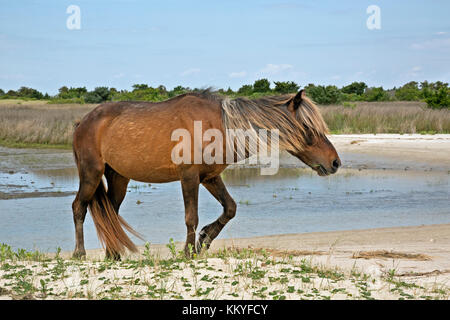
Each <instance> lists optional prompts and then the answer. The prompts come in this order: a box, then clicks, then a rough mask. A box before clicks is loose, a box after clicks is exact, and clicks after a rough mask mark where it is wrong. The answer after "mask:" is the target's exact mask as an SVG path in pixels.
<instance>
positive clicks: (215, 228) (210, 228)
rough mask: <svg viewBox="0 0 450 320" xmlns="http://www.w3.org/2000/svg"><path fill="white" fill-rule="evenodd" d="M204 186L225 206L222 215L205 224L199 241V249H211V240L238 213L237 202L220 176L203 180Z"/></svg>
mask: <svg viewBox="0 0 450 320" xmlns="http://www.w3.org/2000/svg"><path fill="white" fill-rule="evenodd" d="M202 184H203V186H205V188H206V189H207V190H208V191H209V192H210V193H211V194H212V195H213V196H214V198H216V199H217V201H219V203H220V204H221V205H222V207H223V213H222V215H221V216H220V217H219V218H218V219H217V220H216V221H214V222H212V223H210V224H208V225H206V226H204V227H203V228H202V230H201V231H200V234H199V236H198V241H197V251H201V249H202V248H206V249H209V246H210V245H211V242H212V241H213V240H214V239H215V238H216V237H217V236H218V235H219V233H220V232H221V231H222V229H223V227H225V225H226V224H227V223H228V221H230V220H231V219H233V218H234V216H235V215H236V202H235V201H234V200H233V198H232V197H231V196H230V194H229V193H228V191H227V189H226V187H225V184H224V183H223V180H222V178H221V177H220V176H216V177H214V178H212V179H209V180H206V181H203V182H202Z"/></svg>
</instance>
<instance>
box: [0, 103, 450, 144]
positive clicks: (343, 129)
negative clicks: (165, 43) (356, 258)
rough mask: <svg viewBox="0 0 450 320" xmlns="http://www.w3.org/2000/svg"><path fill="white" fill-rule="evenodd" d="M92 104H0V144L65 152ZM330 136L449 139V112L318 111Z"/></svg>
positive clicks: (409, 108)
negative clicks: (393, 135) (444, 135)
mask: <svg viewBox="0 0 450 320" xmlns="http://www.w3.org/2000/svg"><path fill="white" fill-rule="evenodd" d="M95 106H96V105H94V104H90V105H89V104H86V105H80V104H47V103H46V102H45V101H21V100H0V144H2V145H6V146H11V147H26V146H32V147H42V146H43V147H62V148H70V145H71V143H72V132H73V124H74V122H75V121H76V120H79V119H81V118H82V117H83V116H84V115H85V114H86V113H88V112H89V111H90V110H92V109H93V108H94V107H95ZM320 109H321V112H322V114H323V117H324V119H325V121H326V123H327V124H328V126H329V128H330V131H331V132H332V133H450V110H431V109H427V108H425V104H424V103H420V102H383V103H379V102H370V103H369V102H359V103H356V104H352V105H350V106H321V107H320Z"/></svg>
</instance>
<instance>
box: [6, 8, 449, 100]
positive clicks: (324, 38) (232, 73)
mask: <svg viewBox="0 0 450 320" xmlns="http://www.w3.org/2000/svg"><path fill="white" fill-rule="evenodd" d="M0 5H1V6H0V8H1V10H0V88H2V89H3V90H9V89H18V88H19V87H20V86H29V87H33V88H36V89H38V90H40V91H43V92H48V93H49V94H55V93H57V90H58V88H59V87H61V86H63V85H66V86H77V87H78V86H86V87H87V88H88V89H93V88H94V87H96V86H109V87H116V88H118V89H130V88H131V86H132V85H133V84H135V83H147V84H149V85H151V86H158V85H160V84H162V85H165V86H166V87H167V88H173V87H174V86H176V85H183V86H189V87H192V88H193V87H205V86H213V87H216V88H227V87H228V86H230V87H231V88H233V89H237V88H239V87H240V86H241V85H242V84H247V83H253V81H254V80H256V79H260V78H268V79H269V80H271V81H287V80H290V81H295V82H297V83H298V84H299V85H301V86H305V85H307V84H308V83H316V84H324V85H326V84H335V85H338V86H342V85H346V84H348V83H351V82H353V81H364V82H366V83H367V84H368V85H369V86H383V87H385V88H390V87H393V86H399V85H402V84H404V83H406V82H408V81H412V80H415V81H422V80H425V79H426V80H429V81H437V80H440V81H444V82H450V19H449V18H448V13H449V12H450V1H446V0H442V1H441V0H429V1H415V0H408V1H406V0H404V1H403V0H396V1H392V0H389V1H376V0H370V1H365V0H354V1H347V0H341V1H331V0H323V1H320V0H315V1H312V0H311V1H253V0H245V1H235V0H220V1H219V0H207V1H195V0H193V1H174V0H166V1H151V0H150V1H149V0H147V1H144V0H108V1H94V0H83V1H81V0H77V1H76V0H70V1H65V0H53V1H31V0H29V1H26V0H15V1H11V0H8V1H5V0H0ZM69 5H77V6H79V7H80V10H81V29H80V30H69V29H68V28H67V27H66V20H67V18H68V17H69V16H70V14H68V13H66V9H67V7H68V6H69ZM369 5H377V6H379V7H380V9H381V29H380V30H369V29H368V28H367V26H366V20H367V19H368V17H369V14H367V13H366V9H367V7H368V6H369Z"/></svg>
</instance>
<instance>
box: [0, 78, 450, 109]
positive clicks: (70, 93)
mask: <svg viewBox="0 0 450 320" xmlns="http://www.w3.org/2000/svg"><path fill="white" fill-rule="evenodd" d="M299 89H300V85H298V84H297V83H295V82H293V81H274V82H273V85H272V83H271V82H270V81H269V80H267V79H259V80H256V81H255V82H254V83H253V84H245V85H243V86H241V87H240V88H239V89H238V90H236V91H233V90H232V89H231V88H228V89H227V90H225V89H218V90H216V92H217V93H218V94H222V95H226V96H230V97H239V96H245V97H250V98H257V97H261V96H264V95H273V94H288V93H295V92H297V91H298V90H299ZM200 90H201V89H198V88H194V89H191V88H189V87H183V86H177V87H175V88H173V89H172V90H168V89H167V88H166V87H165V86H163V85H160V86H158V87H151V86H149V85H147V84H135V85H133V86H132V89H131V90H117V89H116V88H109V87H96V88H95V89H94V90H91V91H89V90H87V89H86V87H78V88H74V87H70V88H69V87H67V86H63V87H61V88H59V90H58V93H57V94H56V95H54V96H50V95H49V94H48V93H45V94H43V93H42V92H39V91H38V90H36V89H33V88H28V87H21V88H20V89H18V90H9V91H7V92H5V91H3V90H2V89H0V99H32V100H48V101H49V103H101V102H104V101H131V100H139V101H163V100H167V99H169V98H172V97H175V96H177V95H179V94H182V93H186V92H193V91H194V92H195V91H200ZM304 90H305V91H306V94H307V95H308V96H309V97H310V98H311V99H313V100H314V101H315V102H316V103H318V104H321V105H327V104H342V103H348V102H354V101H424V102H426V103H427V105H428V107H430V108H433V109H442V108H450V88H449V86H448V83H443V82H441V81H436V82H428V81H423V82H420V83H418V82H416V81H411V82H408V83H406V84H405V85H403V86H401V87H399V88H396V87H394V88H393V89H388V90H385V89H383V87H368V85H367V84H366V83H364V82H353V83H351V84H349V85H346V86H343V87H341V88H338V87H337V86H334V85H328V86H323V85H315V84H308V85H306V86H305V87H304Z"/></svg>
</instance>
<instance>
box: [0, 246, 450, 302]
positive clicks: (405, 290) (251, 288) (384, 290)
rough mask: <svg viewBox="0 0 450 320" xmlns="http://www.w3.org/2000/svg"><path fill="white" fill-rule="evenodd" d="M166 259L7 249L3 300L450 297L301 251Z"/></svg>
mask: <svg viewBox="0 0 450 320" xmlns="http://www.w3.org/2000/svg"><path fill="white" fill-rule="evenodd" d="M167 247H168V249H169V256H168V257H167V258H161V257H160V256H158V255H155V254H154V253H152V251H151V250H150V245H149V244H146V245H145V247H144V250H143V252H142V255H141V256H139V257H135V258H128V259H125V260H123V261H111V260H74V259H64V258H62V257H61V255H60V250H59V249H58V251H57V252H56V254H53V255H52V256H51V257H49V256H44V255H42V254H41V253H39V252H34V251H33V252H28V251H26V250H17V251H14V250H12V249H11V247H9V246H7V245H5V244H2V245H1V246H0V296H1V297H3V298H5V297H6V298H12V299H107V300H110V299H273V300H284V299H324V300H328V299H376V298H379V297H382V298H389V299H448V297H449V288H448V287H447V286H446V285H444V284H438V283H436V284H434V285H432V286H431V287H426V286H425V285H420V284H418V283H415V282H414V280H405V279H404V277H400V276H399V275H397V273H396V270H395V269H392V270H389V271H388V272H386V274H385V275H384V276H381V277H374V276H371V275H368V274H365V273H362V272H360V271H359V270H357V269H356V268H353V269H352V270H351V271H350V272H348V271H344V270H341V269H339V268H338V267H336V266H331V265H321V264H317V263H315V262H314V256H301V255H300V253H298V252H296V253H295V254H293V253H287V252H286V253H284V254H282V255H281V254H280V255H276V256H274V255H272V252H271V251H270V250H265V249H251V248H248V249H236V248H223V249H221V250H218V251H217V252H208V251H204V252H203V253H201V254H199V255H194V258H193V259H187V258H186V257H185V255H184V250H180V251H177V250H176V247H175V244H174V242H173V241H170V242H169V244H168V245H167Z"/></svg>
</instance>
